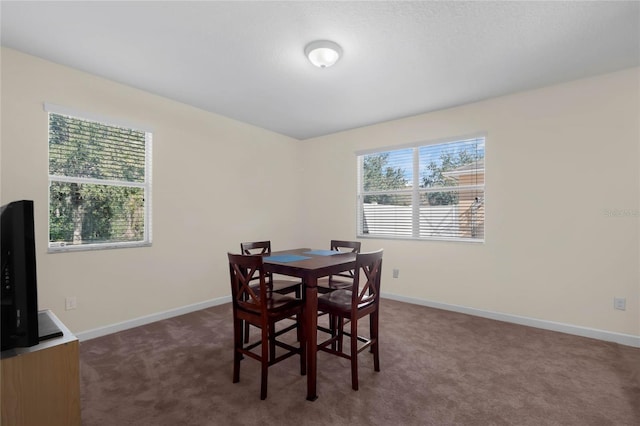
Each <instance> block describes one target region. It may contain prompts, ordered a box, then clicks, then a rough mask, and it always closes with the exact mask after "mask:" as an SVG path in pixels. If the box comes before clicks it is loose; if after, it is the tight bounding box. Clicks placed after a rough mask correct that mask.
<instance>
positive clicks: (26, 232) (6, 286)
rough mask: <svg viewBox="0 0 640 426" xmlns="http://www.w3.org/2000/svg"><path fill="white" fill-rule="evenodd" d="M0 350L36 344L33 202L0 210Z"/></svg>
mask: <svg viewBox="0 0 640 426" xmlns="http://www.w3.org/2000/svg"><path fill="white" fill-rule="evenodd" d="M0 222H1V226H0V231H1V233H0V237H1V240H2V241H1V245H0V251H1V252H2V256H1V258H2V270H1V273H2V276H1V278H0V279H2V288H1V296H2V299H1V307H0V309H1V319H2V322H1V323H0V326H1V327H2V330H1V340H2V350H3V351H4V350H6V349H11V348H16V347H28V346H33V345H37V344H38V343H39V337H38V289H37V283H36V244H35V232H34V214H33V201H30V200H22V201H14V202H12V203H9V204H6V205H4V206H2V209H1V210H0Z"/></svg>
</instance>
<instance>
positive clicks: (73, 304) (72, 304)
mask: <svg viewBox="0 0 640 426" xmlns="http://www.w3.org/2000/svg"><path fill="white" fill-rule="evenodd" d="M77 307H78V299H76V297H75V296H73V297H67V298H65V299H64V308H65V309H66V310H67V311H70V310H72V309H76V308H77Z"/></svg>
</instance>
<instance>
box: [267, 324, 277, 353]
mask: <svg viewBox="0 0 640 426" xmlns="http://www.w3.org/2000/svg"><path fill="white" fill-rule="evenodd" d="M268 328H269V330H268V333H267V334H268V335H269V358H268V359H267V361H268V362H271V361H273V360H274V359H276V324H275V323H274V322H270V323H269V325H268Z"/></svg>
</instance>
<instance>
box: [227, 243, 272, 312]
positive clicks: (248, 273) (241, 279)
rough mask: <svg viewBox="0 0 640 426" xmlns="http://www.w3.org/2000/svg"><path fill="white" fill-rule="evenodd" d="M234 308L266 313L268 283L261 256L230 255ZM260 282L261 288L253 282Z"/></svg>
mask: <svg viewBox="0 0 640 426" xmlns="http://www.w3.org/2000/svg"><path fill="white" fill-rule="evenodd" d="M228 257H229V275H230V279H231V298H232V301H233V307H234V309H236V308H242V309H250V310H253V311H256V310H259V311H266V304H265V303H264V301H265V300H267V281H266V274H265V272H264V265H263V262H262V256H261V255H241V254H233V253H228ZM256 280H258V281H259V283H260V286H259V288H255V287H254V288H252V286H251V282H252V281H256Z"/></svg>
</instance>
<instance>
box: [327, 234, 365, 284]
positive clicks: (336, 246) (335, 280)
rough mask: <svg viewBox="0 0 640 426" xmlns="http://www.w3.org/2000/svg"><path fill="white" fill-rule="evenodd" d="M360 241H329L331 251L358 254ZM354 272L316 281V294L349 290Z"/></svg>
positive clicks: (346, 272)
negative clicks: (341, 289) (343, 289)
mask: <svg viewBox="0 0 640 426" xmlns="http://www.w3.org/2000/svg"><path fill="white" fill-rule="evenodd" d="M360 246H361V243H360V241H343V240H331V250H333V251H340V252H345V253H360ZM353 275H354V271H353V270H351V271H345V272H340V273H339V274H334V275H329V276H328V277H326V278H321V279H319V280H318V293H329V292H331V291H333V290H337V289H340V288H350V287H351V284H352V283H353Z"/></svg>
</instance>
